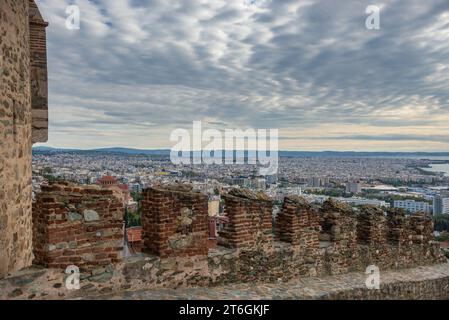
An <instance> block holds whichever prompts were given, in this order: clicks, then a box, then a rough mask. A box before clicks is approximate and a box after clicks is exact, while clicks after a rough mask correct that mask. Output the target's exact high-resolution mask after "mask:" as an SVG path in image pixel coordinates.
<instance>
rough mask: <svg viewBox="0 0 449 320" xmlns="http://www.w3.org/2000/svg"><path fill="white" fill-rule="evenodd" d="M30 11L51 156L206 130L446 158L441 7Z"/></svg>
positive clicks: (82, 3)
mask: <svg viewBox="0 0 449 320" xmlns="http://www.w3.org/2000/svg"><path fill="white" fill-rule="evenodd" d="M37 2H38V5H39V7H40V8H41V11H42V14H43V16H44V17H45V19H46V20H47V21H49V22H50V27H49V28H48V52H49V57H48V59H49V77H50V101H49V103H50V118H51V119H50V139H49V145H52V146H58V147H81V148H90V147H100V146H101V147H102V146H128V147H139V148H167V147H170V146H171V145H172V143H170V142H169V136H170V132H171V130H173V129H174V128H190V127H191V126H192V121H198V120H202V121H203V124H204V125H205V126H206V127H207V128H217V129H224V128H246V127H253V128H278V129H279V130H280V136H281V140H280V147H281V149H289V150H366V151H369V150H385V151H395V150H397V151H406V150H409V151H447V150H448V147H449V140H448V139H447V138H448V137H449V130H448V129H449V90H448V88H449V2H448V1H447V0H430V1H421V0H392V1H384V2H382V1H379V3H373V1H364V0H348V1H337V0H321V1H320V0H282V1H281V0H277V1H276V0H254V1H249V0H196V1H193V0H192V1H180V0H120V1H110V0H91V1H89V0H75V1H72V0H70V1H69V0H39V1H37ZM72 4H76V5H78V6H79V8H80V12H81V28H80V30H68V29H67V28H65V20H66V17H67V15H66V13H65V10H66V7H67V6H68V5H72ZM371 4H376V5H378V6H379V7H381V8H382V9H381V13H380V27H381V28H380V30H367V29H366V28H365V19H366V17H367V15H366V14H365V8H366V6H368V5H371Z"/></svg>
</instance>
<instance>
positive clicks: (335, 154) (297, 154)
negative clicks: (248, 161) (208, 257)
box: [33, 147, 449, 159]
mask: <svg viewBox="0 0 449 320" xmlns="http://www.w3.org/2000/svg"><path fill="white" fill-rule="evenodd" d="M69 152H70V153H71V152H80V153H105V154H108V153H114V154H130V155H157V156H169V155H170V150H169V149H157V150H151V149H150V150H143V149H133V148H121V147H113V148H99V149H90V150H82V149H63V148H51V147H33V153H35V154H42V153H69ZM228 152H229V151H228ZM279 155H280V156H281V157H291V158H304V157H332V158H339V157H344V158H345V157H348V158H350V157H351V158H354V157H358V158H360V157H377V158H379V157H388V158H392V157H394V158H411V157H413V158H416V157H418V158H423V159H425V158H426V157H449V152H357V151H280V152H279Z"/></svg>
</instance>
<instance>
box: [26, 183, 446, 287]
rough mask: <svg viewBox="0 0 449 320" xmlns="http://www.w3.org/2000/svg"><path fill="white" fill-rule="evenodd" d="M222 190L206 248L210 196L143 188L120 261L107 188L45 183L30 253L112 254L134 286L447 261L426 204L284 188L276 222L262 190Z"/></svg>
mask: <svg viewBox="0 0 449 320" xmlns="http://www.w3.org/2000/svg"><path fill="white" fill-rule="evenodd" d="M224 198H225V212H226V213H227V215H228V217H229V223H228V225H227V226H226V227H225V229H224V232H221V233H220V234H219V243H220V244H224V245H223V246H218V247H217V248H215V249H211V250H209V249H208V247H207V239H208V220H207V196H205V195H203V194H201V193H198V192H193V191H192V190H191V189H190V188H188V187H186V186H176V185H175V186H164V187H162V186H161V187H155V188H149V189H147V190H145V191H144V200H143V202H142V222H143V241H144V246H143V247H144V249H143V250H144V251H145V252H146V253H147V255H145V258H144V259H140V260H138V261H136V264H133V263H129V261H128V263H126V264H124V265H123V264H119V265H118V266H117V265H114V264H115V262H119V261H118V260H117V258H116V255H117V254H118V250H119V249H120V247H119V243H116V244H111V243H109V242H108V241H109V239H110V238H109V237H112V238H111V240H113V241H120V240H122V239H123V232H122V233H120V229H119V226H120V225H121V223H122V222H123V221H122V218H123V217H122V216H121V214H123V208H122V207H121V206H120V205H119V204H118V203H117V202H116V199H115V200H114V197H113V195H112V193H111V191H109V190H95V189H92V188H91V187H85V188H79V187H76V186H73V185H52V186H50V187H46V188H44V189H43V193H42V194H40V195H39V196H38V199H37V202H36V204H35V206H34V210H33V219H34V226H35V228H34V248H35V255H36V263H38V264H43V265H44V266H51V267H58V268H65V267H66V266H68V265H72V264H73V265H77V266H80V267H85V266H86V265H88V266H91V267H93V269H95V267H96V266H98V265H101V266H102V267H104V266H107V265H108V264H111V265H110V266H109V268H108V270H115V269H117V268H118V269H120V270H123V274H124V275H125V277H126V278H127V282H128V283H131V284H130V285H131V287H134V286H136V285H138V284H139V283H140V281H141V280H142V279H145V284H146V285H147V286H169V287H170V286H171V287H173V286H174V287H176V286H180V285H186V286H189V285H219V284H228V283H236V282H277V281H289V280H292V279H295V278H298V277H310V276H326V275H340V274H346V273H349V272H355V271H365V269H366V268H367V267H368V266H370V265H373V264H374V265H376V266H377V267H379V268H380V269H381V270H388V269H404V268H410V267H415V266H420V265H431V264H437V263H443V262H445V261H446V259H445V258H444V257H443V256H442V254H441V252H440V249H439V245H438V243H437V242H435V241H433V235H432V230H433V226H432V221H431V219H430V218H429V217H427V216H425V215H424V214H422V215H421V214H415V215H413V216H405V215H404V214H403V212H401V211H392V212H390V213H389V215H388V216H386V215H385V214H384V212H383V211H382V210H380V209H378V208H375V207H370V206H367V207H363V208H362V209H361V210H358V211H356V210H354V209H352V208H351V207H349V206H347V205H345V204H342V203H338V202H334V201H327V202H325V203H324V204H323V205H322V206H320V207H313V206H311V205H310V204H309V203H307V201H305V200H304V199H302V198H299V197H287V198H286V199H285V201H284V205H283V208H282V211H281V212H280V213H279V215H278V217H277V219H276V223H275V227H274V228H273V225H272V211H271V206H272V203H271V201H270V200H269V199H267V198H266V197H264V196H262V195H260V194H256V193H254V192H251V191H249V190H232V191H231V192H230V193H229V194H228V195H225V197H224ZM89 210H91V211H92V210H93V211H94V212H95V213H96V215H95V216H97V219H95V221H89V219H90V218H88V216H89V214H88V213H89V212H88V211H89ZM111 210H112V211H111ZM108 228H114V229H108ZM273 229H274V232H273ZM98 231H101V232H103V234H102V235H101V236H99V235H98V234H96V232H98ZM106 233H107V236H106ZM398 234H399V235H401V239H400V241H398V239H397V235H398ZM273 235H275V236H276V237H275V238H276V239H274V237H273ZM221 237H223V238H221ZM106 240H107V241H106ZM105 241H106V242H105ZM103 247H105V248H104V249H100V248H103ZM86 250H87V251H88V252H87V251H86ZM92 250H94V251H92ZM96 250H100V251H96ZM85 254H89V259H87V257H86V256H85ZM111 254H114V256H113V257H112V256H111ZM108 259H110V260H108ZM99 273H101V272H100V271H94V273H93V274H92V276H97V275H98V274H99ZM111 276H112V275H111Z"/></svg>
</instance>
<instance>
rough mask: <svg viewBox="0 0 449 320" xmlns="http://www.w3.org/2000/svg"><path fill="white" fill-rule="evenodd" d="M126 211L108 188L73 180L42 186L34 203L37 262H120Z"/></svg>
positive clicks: (54, 264) (90, 265) (94, 264)
mask: <svg viewBox="0 0 449 320" xmlns="http://www.w3.org/2000/svg"><path fill="white" fill-rule="evenodd" d="M123 213H124V208H123V205H122V203H121V201H120V200H119V199H118V198H116V197H115V196H114V194H113V192H112V191H109V190H106V192H105V190H101V189H100V190H99V189H97V188H92V187H90V186H78V185H74V184H70V183H59V184H53V185H50V186H47V187H42V192H41V193H39V194H38V195H37V196H36V202H35V203H34V204H33V247H34V248H33V249H34V255H35V263H36V264H41V265H43V266H46V267H52V268H61V269H65V268H66V267H67V266H69V265H76V266H78V267H79V268H81V269H84V270H88V269H91V268H96V267H98V266H106V265H109V264H111V263H117V262H120V261H121V251H122V249H123ZM100 278H102V277H100Z"/></svg>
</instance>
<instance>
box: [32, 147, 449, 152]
mask: <svg viewBox="0 0 449 320" xmlns="http://www.w3.org/2000/svg"><path fill="white" fill-rule="evenodd" d="M37 148H44V149H55V150H77V151H96V150H102V149H128V150H136V151H171V149H170V148H148V149H145V148H134V147H117V146H115V147H95V148H76V147H74V148H72V147H51V146H34V145H33V147H32V149H37ZM200 151H204V149H201V150H189V151H185V152H200ZM217 151H249V150H247V149H243V150H242V149H220V150H217ZM251 151H257V150H251ZM265 151H270V150H265ZM273 152H275V151H273ZM277 152H308V153H312V152H317V153H324V152H334V153H345V152H346V153H349V152H352V153H415V154H416V153H422V154H428V153H444V154H449V150H448V151H359V150H278V151H277Z"/></svg>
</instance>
